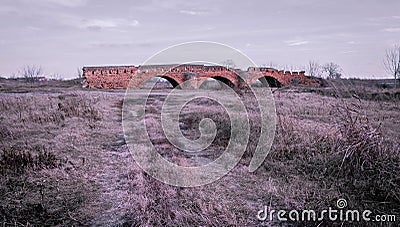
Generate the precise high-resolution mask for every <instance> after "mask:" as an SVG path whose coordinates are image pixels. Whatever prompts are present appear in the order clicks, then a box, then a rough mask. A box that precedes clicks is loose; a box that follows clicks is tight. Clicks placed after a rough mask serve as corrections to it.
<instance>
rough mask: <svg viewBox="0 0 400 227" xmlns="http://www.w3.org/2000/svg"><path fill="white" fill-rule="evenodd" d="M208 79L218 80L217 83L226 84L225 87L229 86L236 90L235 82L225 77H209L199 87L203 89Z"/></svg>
mask: <svg viewBox="0 0 400 227" xmlns="http://www.w3.org/2000/svg"><path fill="white" fill-rule="evenodd" d="M207 79H214V80H217V81H219V82H222V83H224V84H225V85H227V86H229V87H231V88H234V87H235V86H236V84H235V82H234V81H232V79H231V78H228V77H224V76H212V77H208V78H206V79H204V80H203V81H201V83H200V84H199V86H198V87H201V86H202V85H203V84H204V83H205V82H206V80H207Z"/></svg>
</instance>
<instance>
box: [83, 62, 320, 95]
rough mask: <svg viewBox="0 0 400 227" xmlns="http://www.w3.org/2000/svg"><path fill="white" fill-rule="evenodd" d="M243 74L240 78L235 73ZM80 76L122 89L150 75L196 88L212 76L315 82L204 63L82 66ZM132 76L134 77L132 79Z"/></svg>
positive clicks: (241, 83) (236, 82)
mask: <svg viewBox="0 0 400 227" xmlns="http://www.w3.org/2000/svg"><path fill="white" fill-rule="evenodd" d="M238 73H240V74H241V75H243V79H241V78H240V77H239V75H238ZM83 76H84V78H85V86H86V87H88V88H104V89H122V88H127V87H128V86H133V87H141V86H142V85H143V84H144V83H145V82H146V81H148V80H149V79H151V78H153V77H157V76H158V77H162V78H165V79H167V80H168V81H169V82H170V83H171V84H172V85H173V86H174V87H175V86H178V85H180V84H182V83H183V82H185V81H189V80H190V83H189V84H190V85H189V86H191V87H193V88H199V87H200V86H201V84H202V83H203V82H204V81H205V80H207V79H208V78H215V79H217V80H220V81H222V82H224V83H226V84H228V85H230V86H232V87H234V88H241V87H246V86H248V85H251V84H253V83H254V82H256V80H258V79H260V78H263V77H265V78H269V80H271V79H272V78H273V79H272V80H274V82H275V83H276V84H278V85H280V86H285V85H289V84H304V85H315V82H314V81H313V80H310V79H308V78H307V77H306V76H305V75H304V71H302V72H289V71H286V72H284V71H278V70H276V69H272V68H254V67H250V68H249V69H248V70H247V71H244V72H241V71H240V70H237V69H235V70H229V69H227V68H225V67H223V66H205V65H147V66H141V67H136V66H104V67H84V68H83ZM133 77H135V79H134V80H132V82H131V84H130V81H131V79H132V78H133Z"/></svg>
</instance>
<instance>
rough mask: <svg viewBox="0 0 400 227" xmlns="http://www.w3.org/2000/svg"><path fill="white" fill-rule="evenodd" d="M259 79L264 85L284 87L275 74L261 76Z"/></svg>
mask: <svg viewBox="0 0 400 227" xmlns="http://www.w3.org/2000/svg"><path fill="white" fill-rule="evenodd" d="M257 80H259V81H260V82H261V83H262V85H263V86H264V87H282V82H280V81H279V80H278V79H277V78H275V77H273V76H260V77H259V78H258V79H257ZM257 80H255V81H254V82H256V81H257ZM254 82H253V83H254Z"/></svg>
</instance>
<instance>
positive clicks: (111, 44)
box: [0, 0, 400, 78]
mask: <svg viewBox="0 0 400 227" xmlns="http://www.w3.org/2000/svg"><path fill="white" fill-rule="evenodd" d="M0 28H1V29H0V76H10V75H11V74H12V73H13V72H17V71H18V69H19V68H21V67H22V66H24V65H28V64H29V65H32V64H34V65H41V66H42V67H43V69H44V71H45V73H46V74H47V75H50V74H53V73H56V74H59V75H62V76H63V77H64V78H72V77H76V75H77V68H78V67H82V66H84V65H113V64H134V65H139V64H142V63H143V62H144V61H145V60H146V59H147V58H149V57H150V56H152V55H153V54H155V53H156V52H158V51H160V50H162V49H165V48H167V47H168V46H171V45H175V44H179V43H182V42H188V41H198V40H201V41H214V42H219V43H224V44H227V45H230V46H232V47H235V48H237V49H239V50H241V51H242V52H244V53H245V54H246V55H248V56H249V57H250V58H251V59H252V60H253V61H254V62H255V63H256V64H258V65H262V64H270V63H271V62H272V63H274V64H275V65H278V68H282V67H284V66H287V67H288V68H289V69H290V68H293V69H302V67H303V68H304V66H305V65H306V64H307V63H308V61H309V60H316V61H318V62H320V63H325V62H335V63H337V64H339V65H341V66H342V68H343V71H344V74H345V76H346V77H365V78H382V77H389V76H388V75H387V74H386V73H385V71H384V68H383V65H382V61H383V57H384V55H385V50H386V49H388V48H391V47H392V46H393V45H395V44H400V0H385V1H383V0H375V1H373V0H359V1H355V0H354V1H350V0H335V1H332V0H330V1H322V0H301V1H298V0H279V1H276V0H275V1H250V0H247V1H232V0H222V1H215V0H214V1H212V0H206V1H187V0H173V1H162V0H138V1H127V0H126V1H117V0H114V1H105V0H1V4H0Z"/></svg>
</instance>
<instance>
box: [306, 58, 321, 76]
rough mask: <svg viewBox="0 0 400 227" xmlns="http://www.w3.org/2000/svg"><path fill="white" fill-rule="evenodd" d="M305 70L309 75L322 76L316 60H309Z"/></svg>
mask: <svg viewBox="0 0 400 227" xmlns="http://www.w3.org/2000/svg"><path fill="white" fill-rule="evenodd" d="M307 72H308V75H309V76H312V77H321V76H322V67H321V65H320V64H319V63H318V62H316V61H309V62H308V66H307Z"/></svg>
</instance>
